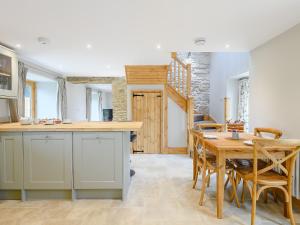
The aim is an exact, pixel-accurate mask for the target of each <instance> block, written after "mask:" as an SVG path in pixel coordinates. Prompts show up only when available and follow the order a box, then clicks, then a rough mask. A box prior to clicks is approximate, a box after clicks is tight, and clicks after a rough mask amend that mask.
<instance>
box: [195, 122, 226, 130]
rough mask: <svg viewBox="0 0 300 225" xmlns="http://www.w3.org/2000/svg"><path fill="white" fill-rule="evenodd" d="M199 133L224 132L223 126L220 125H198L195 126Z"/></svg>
mask: <svg viewBox="0 0 300 225" xmlns="http://www.w3.org/2000/svg"><path fill="white" fill-rule="evenodd" d="M196 128H198V129H199V130H200V131H205V132H207V131H211V130H212V131H216V132H223V131H224V124H221V123H200V124H197V125H196Z"/></svg>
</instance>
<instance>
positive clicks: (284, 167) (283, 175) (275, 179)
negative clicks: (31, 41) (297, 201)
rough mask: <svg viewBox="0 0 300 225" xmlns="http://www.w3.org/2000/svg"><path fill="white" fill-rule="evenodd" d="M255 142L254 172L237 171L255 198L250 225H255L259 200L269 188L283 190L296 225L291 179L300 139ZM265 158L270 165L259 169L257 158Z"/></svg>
mask: <svg viewBox="0 0 300 225" xmlns="http://www.w3.org/2000/svg"><path fill="white" fill-rule="evenodd" d="M253 143H254V151H253V168H252V172H250V173H249V171H245V170H243V168H241V169H240V168H236V173H237V174H238V176H240V177H241V178H242V179H243V181H244V182H245V184H246V186H247V187H248V189H249V191H250V194H251V197H252V212H251V225H254V224H255V213H256V201H257V200H258V199H259V196H260V194H261V193H262V192H263V191H264V190H267V189H270V188H276V189H280V190H282V191H283V193H284V198H285V202H286V205H287V207H288V214H289V217H290V222H291V224H292V225H295V220H294V216H293V211H292V180H293V173H294V167H295V160H296V157H297V155H298V153H299V151H300V140H270V139H255V140H253ZM262 157H263V158H265V159H267V160H269V162H270V163H268V164H266V165H265V166H264V167H262V168H258V158H262ZM274 169H277V170H280V172H278V171H277V170H276V171H275V170H274ZM250 183H252V186H250Z"/></svg>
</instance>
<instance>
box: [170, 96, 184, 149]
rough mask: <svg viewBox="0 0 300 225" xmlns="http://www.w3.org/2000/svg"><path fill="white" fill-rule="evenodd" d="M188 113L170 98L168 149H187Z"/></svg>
mask: <svg viewBox="0 0 300 225" xmlns="http://www.w3.org/2000/svg"><path fill="white" fill-rule="evenodd" d="M186 123H187V122H186V112H184V111H183V110H182V109H181V108H180V107H179V106H178V105H177V104H176V103H175V102H174V101H173V100H172V99H171V98H168V132H169V133H168V144H169V145H168V147H187V126H186V125H187V124H186Z"/></svg>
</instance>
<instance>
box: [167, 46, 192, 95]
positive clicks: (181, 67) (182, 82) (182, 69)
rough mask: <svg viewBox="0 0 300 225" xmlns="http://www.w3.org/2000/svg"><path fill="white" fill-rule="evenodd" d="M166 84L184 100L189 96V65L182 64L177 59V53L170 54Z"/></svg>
mask: <svg viewBox="0 0 300 225" xmlns="http://www.w3.org/2000/svg"><path fill="white" fill-rule="evenodd" d="M171 58H172V61H171V63H170V65H169V76H168V84H169V85H170V86H171V87H172V88H174V89H175V90H176V91H177V92H178V93H179V94H180V95H182V96H184V98H185V99H187V98H188V96H189V95H190V94H191V64H184V63H183V62H182V61H181V60H180V59H178V58H177V53H176V52H172V53H171Z"/></svg>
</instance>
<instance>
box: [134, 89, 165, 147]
mask: <svg viewBox="0 0 300 225" xmlns="http://www.w3.org/2000/svg"><path fill="white" fill-rule="evenodd" d="M132 113H133V120H134V121H142V122H143V127H142V129H140V130H139V131H138V132H137V140H136V141H135V143H134V144H133V150H134V151H135V152H142V153H160V152H161V137H162V136H161V133H162V132H161V130H162V129H161V128H162V92H161V91H133V95H132Z"/></svg>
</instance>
